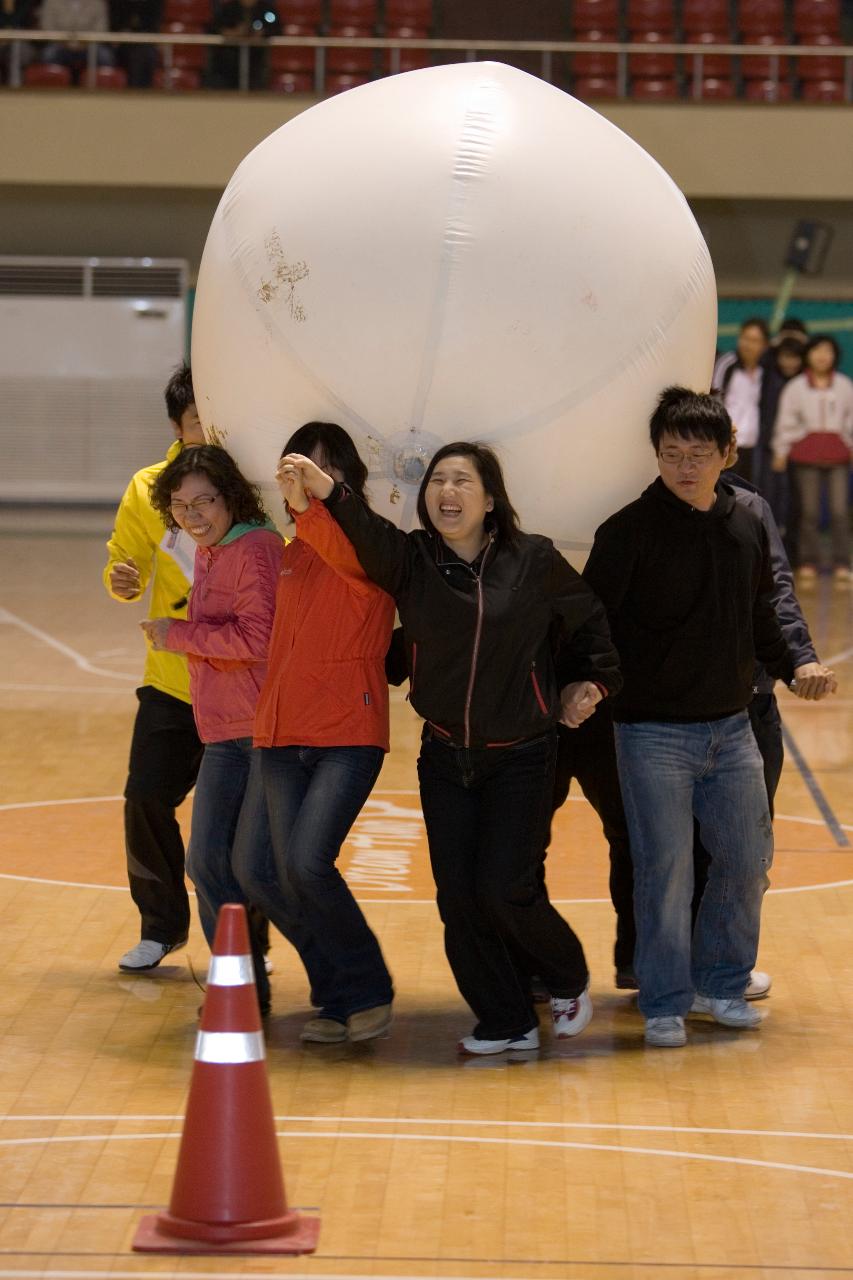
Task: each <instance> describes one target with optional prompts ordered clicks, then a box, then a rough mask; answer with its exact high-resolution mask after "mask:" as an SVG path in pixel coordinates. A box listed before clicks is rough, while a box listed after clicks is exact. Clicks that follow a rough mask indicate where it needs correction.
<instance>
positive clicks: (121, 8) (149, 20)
mask: <svg viewBox="0 0 853 1280" xmlns="http://www.w3.org/2000/svg"><path fill="white" fill-rule="evenodd" d="M162 20H163V0H110V27H111V29H112V30H113V31H132V32H135V33H139V32H142V31H159V30H160V24H161V22H162ZM118 61H119V63H120V64H121V66H123V67H124V69H125V71H126V72H127V83H128V85H129V86H130V88H131V89H149V88H150V87H151V83H152V81H153V79H154V71H155V69H156V66H157V46H156V45H155V44H123V45H119V46H118Z"/></svg>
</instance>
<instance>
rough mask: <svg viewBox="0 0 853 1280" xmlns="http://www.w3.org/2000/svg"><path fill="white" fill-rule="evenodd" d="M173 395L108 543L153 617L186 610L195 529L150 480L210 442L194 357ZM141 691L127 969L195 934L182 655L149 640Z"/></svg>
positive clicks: (119, 593) (194, 745)
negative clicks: (135, 913)
mask: <svg viewBox="0 0 853 1280" xmlns="http://www.w3.org/2000/svg"><path fill="white" fill-rule="evenodd" d="M165 394H166V409H167V412H168V415H169V420H170V421H171V424H172V427H173V428H174V431H175V435H176V437H177V439H176V440H175V442H174V443H173V444H172V446H171V447H170V449H169V451H168V453H167V454H166V457H165V458H164V459H163V461H162V462H157V463H155V464H154V465H153V466H151V467H144V468H143V470H142V471H137V473H136V475H135V476H133V478H132V480H131V481H130V484H129V485H128V486H127V489H126V491H125V494H124V497H123V498H122V500H121V504H120V505H119V509H118V511H117V513H116V520H115V528H114V530H113V534H112V537H111V538H110V540H109V542H108V544H107V549H108V551H109V561H108V562H107V566H106V568H105V569H104V585H105V586H106V588H107V591H109V593H110V595H111V596H112V597H113V599H114V600H121V601H130V602H133V601H137V600H139V599H140V598H141V596H142V595H143V593H144V592H145V589H146V587H147V586H148V583H149V582H151V596H150V601H149V609H148V616H149V617H151V618H185V617H186V611H187V597H188V595H189V590H190V585H191V583H192V576H193V561H194V556H195V544H194V542H193V540H192V539H191V538H190V537H189V535H188V534H186V533H182V532H177V533H171V532H169V531H168V530H167V529H166V528H165V527H164V525H163V522H162V520H161V519H160V516H159V515H158V513H157V512H156V511H155V510H154V508H153V507H152V506H151V501H150V497H149V488H150V485H151V482H152V480H153V479H154V477H155V476H156V475H157V473H158V472H159V471H162V470H163V468H164V467H165V466H166V465H167V464H168V463H169V462H171V461H172V459H173V458H174V457H176V456H177V455H178V453H179V452H180V451H181V449H185V448H188V447H190V446H192V445H197V444H204V433H203V432H202V428H201V423H200V422H199V419H198V413H197V412H196V407H195V395H194V392H193V385H192V374H191V371H190V369H189V366H188V365H181V366H180V367H179V368H178V369H176V370H175V373H174V374H173V375H172V377H171V378H170V379H169V382H168V384H167V386H166V393H165ZM136 696H137V698H138V699H139V708H138V710H137V713H136V722H135V724H134V729H133V739H132V741H131V746H130V767H129V771H128V778H127V784H126V786H125V789H124V797H125V805H124V830H125V847H126V851H127V874H128V879H129V881H130V892H131V894H132V896H133V900H134V902H135V903H136V905H137V907H138V908H139V913H140V915H141V917H142V929H141V940H140V941H139V942H138V943H137V945H136V946H135V947H132V948H131V950H130V951H128V952H127V953H126V954H125V955H123V956H122V957H121V959H120V960H119V968H120V969H124V970H125V971H127V972H133V973H139V972H144V971H146V970H149V969H154V968H156V967H157V965H158V964H159V963H160V961H161V960H162V959H163V958H164V956H167V955H168V954H169V952H170V951H174V950H176V948H178V947H182V946H184V944H185V943H186V940H187V933H188V931H189V924H190V906H189V899H188V896H187V890H186V885H185V881H184V844H183V840H182V839H181V830H180V827H179V826H178V821H177V818H176V817H175V810H176V808H177V807H178V805H179V804H181V802H182V801H183V800H184V798H185V797H186V796H187V794H188V792H189V791H190V790H191V789H192V787H193V786H194V784H195V780H196V775H197V773H198V770H199V765H200V764H201V756H202V750H203V748H202V744H201V741H200V740H199V736H198V733H197V731H196V726H195V720H194V719H193V712H192V706H191V705H190V688H189V674H188V670H187V660H186V658H185V657H184V655H183V654H177V653H168V652H166V651H162V650H154V649H152V648H150V647H149V649H148V657H147V660H146V663H145V674H144V676H143V679H142V686H141V688H139V689H137V691H136Z"/></svg>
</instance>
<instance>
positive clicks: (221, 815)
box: [140, 445, 282, 1013]
mask: <svg viewBox="0 0 853 1280" xmlns="http://www.w3.org/2000/svg"><path fill="white" fill-rule="evenodd" d="M151 503H152V505H153V506H154V508H155V509H156V510H157V511H159V512H160V515H161V516H162V517H163V520H164V522H165V524H166V525H167V526H168V527H169V528H171V529H178V528H180V529H183V530H185V531H186V532H187V533H188V534H189V535H190V537H192V538H193V540H194V541H195V544H196V553H195V573H194V578H193V589H192V592H191V594H190V601H189V608H188V611H187V618H186V621H184V620H183V619H176V618H150V619H148V620H147V621H146V622H143V623H141V624H140V625H141V626H142V629H143V630H144V631H145V634H146V635H147V637H148V640H149V641H150V643H151V644H152V646H153V647H154V648H155V649H166V650H169V651H171V652H173V653H185V654H186V655H187V657H188V659H189V671H190V696H191V698H192V705H193V713H194V715H195V720H196V725H197V727H198V732H199V737H200V738H201V740H202V741H203V742H204V744H205V747H204V756H203V759H202V763H201V769H200V770H199V775H198V781H197V782H196V789H195V798H194V801H193V817H192V830H191V834H190V847H189V852H188V855H187V872H188V874H189V877H190V879H191V880H192V882H193V884H194V885H195V888H196V895H197V898H198V906H199V916H200V918H201V924H202V928H203V929H204V934H205V937H206V938H207V941H208V943H210V944H212V943H213V937H214V934H215V932H216V918H217V915H218V913H219V909H220V907H222V906H223V905H224V904H225V903H226V902H242V903H245V904H246V905H249V902H250V899H249V898H248V897H247V896H246V894H245V893H244V891H243V889H242V888H241V885H240V881H239V876H238V874H237V869H236V866H235V864H234V851H235V847H236V835H237V833H238V831H239V829H240V825H241V824H247V825H249V826H251V828H252V831H253V835H254V837H255V838H257V839H261V840H263V838H264V833H265V828H264V826H263V825H262V819H263V798H262V794H261V786H260V775H259V764H260V761H259V759H258V755H257V752H255V751H253V749H252V728H253V725H254V718H255V707H256V704H257V701H258V693H259V691H260V688H261V685H262V684H263V680H264V677H265V675H266V670H267V650H268V648H269V638H270V631H271V630H272V623H273V611H274V602H275V586H276V581H277V578H278V569H279V564H280V561H281V555H282V538H281V535H280V534H279V533H278V532H277V531H276V529H275V528H274V526H273V525H272V524H270V522H269V521H268V520H267V517H266V514H265V512H264V510H263V507H262V506H261V502H260V496H259V494H258V491H257V490H256V489H255V488H254V486H253V485H251V484H249V482H248V480H246V478H245V477H244V476H243V475H242V474H241V473H240V471H239V470H238V469H237V465H236V463H235V462H234V461H233V459H232V458H231V457H230V455H229V454H228V453H226V451H225V450H224V449H220V448H218V447H216V446H214V445H198V446H197V447H196V448H194V449H192V450H190V451H184V452H182V453H180V454H178V456H177V457H176V458H175V459H174V460H173V461H172V462H171V463H170V464H169V465H168V466H167V467H166V468H165V469H164V470H163V471H161V472H160V473H159V475H158V476H157V478H156V479H155V481H154V483H153V485H152V487H151ZM267 839H268V838H267ZM251 935H252V951H253V959H254V967H255V981H256V983H257V987H258V1000H259V1003H260V1006H261V1012H262V1013H266V1012H268V1010H269V979H268V977H267V973H266V969H265V965H264V954H263V946H262V943H261V939H260V938H259V937H258V931H257V929H255V928H253V929H252V930H251Z"/></svg>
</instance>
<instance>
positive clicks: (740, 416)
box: [713, 316, 770, 486]
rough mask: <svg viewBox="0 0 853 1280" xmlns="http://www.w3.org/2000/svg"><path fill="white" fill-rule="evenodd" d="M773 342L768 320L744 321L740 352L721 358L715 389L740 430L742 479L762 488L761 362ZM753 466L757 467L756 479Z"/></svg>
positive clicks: (716, 366)
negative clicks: (758, 449) (759, 453)
mask: <svg viewBox="0 0 853 1280" xmlns="http://www.w3.org/2000/svg"><path fill="white" fill-rule="evenodd" d="M769 342H770V331H769V329H768V328H767V324H766V322H765V321H764V320H762V319H760V318H759V317H757V316H752V317H750V319H749V320H744V322H743V324H742V325H741V327H740V333H739V334H738V340H737V349H736V350H735V351H734V352H732V351H727V352H726V353H725V355H722V356H720V358H719V360H718V361H717V363H716V365H715V366H714V380H713V385H714V387H715V388H716V390H717V391H719V392H720V394H721V396H722V398H723V404H724V405H725V406H726V408H727V409H728V411H729V416H730V417H731V419H732V422H733V423H734V424H735V426H736V427H737V445H738V461H737V464H736V467H735V470H736V471H737V473H738V475H742V476H743V477H744V479H745V480H751V481H752V482H753V483H754V484H758V485H759V486H760V484H761V479H762V477H761V476H760V475H759V474H758V472H759V470H760V468H759V466H758V465H757V464H758V463H759V458H758V457H757V456H756V457H755V458H754V457H753V455H754V454H756V445H757V444H758V434H759V426H760V416H759V404H760V401H761V384H762V381H763V375H764V370H763V368H762V364H761V358H762V356H763V355H764V353H765V352H766V350H767V347H768V345H769ZM753 462H755V463H756V466H755V472H756V475H753Z"/></svg>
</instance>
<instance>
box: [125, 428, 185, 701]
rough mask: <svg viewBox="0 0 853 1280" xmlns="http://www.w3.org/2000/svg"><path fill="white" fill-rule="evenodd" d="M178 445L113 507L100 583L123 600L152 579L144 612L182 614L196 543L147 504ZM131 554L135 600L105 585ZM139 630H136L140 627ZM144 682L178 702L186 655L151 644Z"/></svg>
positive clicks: (138, 475)
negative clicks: (134, 568)
mask: <svg viewBox="0 0 853 1280" xmlns="http://www.w3.org/2000/svg"><path fill="white" fill-rule="evenodd" d="M182 448H183V445H182V443H181V441H180V440H176V441H175V443H174V444H173V445H172V446H171V448H170V449H169V452H168V453H167V454H166V457H165V458H164V459H163V461H162V462H155V464H154V466H153V467H143V469H142V470H141V471H137V473H136V475H135V476H134V477H133V478H132V480H131V482H130V484H129V485H128V486H127V489H126V490H125V494H124V497H123V498H122V500H121V503H120V504H119V508H118V511H117V512H116V519H115V528H114V529H113V533H112V537H111V538H110V540H109V542H108V543H107V550H108V552H109V560H108V561H107V567H106V568H105V569H104V586H105V587H106V589H107V591H109V593H110V595H111V596H112V597H113V599H114V600H120V601H121V602H122V603H123V604H127V603H131V604H132V603H134V601H135V600H139V599H141V598H142V595H143V594H144V592H145V588H146V587H147V586H148V583H149V581H151V599H150V602H149V606H148V616H149V618H185V617H186V616H187V596H188V595H189V590H190V586H191V584H192V577H193V563H194V559H195V543H194V542H193V540H192V538H191V537H190V536H189V534H186V533H180V532H179V533H172V532H171V531H170V530H168V529H167V528H166V527H165V525H164V524H163V521H162V519H161V518H160V516H159V514H158V513H157V512H156V511H155V510H154V508H153V507H152V505H151V501H150V497H149V493H148V490H149V487H150V485H151V482H152V481H153V479H154V477H155V476H156V475H157V473H158V472H160V471H162V470H163V468H164V467H165V466H166V465H167V464H168V463H170V462H171V461H172V459H173V458H176V457H177V456H178V454H179V453H180V451H181V449H182ZM128 559H133V560H134V562H135V563H136V566H137V568H138V569H139V576H140V580H141V584H142V585H141V588H140V591H139V595H138V596H135V597H134V601H126V600H124V599H123V597H122V596H117V595H116V594H115V593H114V592H113V591H111V590H110V569H111V568H112V566H113V565H114V564H117V563H119V562H126V561H127V560H128ZM140 634H141V633H140ZM142 683H143V684H149V685H153V686H154V688H155V689H159V690H160V691H161V693H168V694H170V695H171V696H172V697H173V698H180V700H181V701H182V702H189V701H190V682H189V672H188V670H187V660H186V658H185V656H184V655H183V654H182V653H169V652H167V651H165V650H164V651H162V652H155V651H154V650H153V649H152V648H151V647H150V646H149V648H148V657H147V660H146V663H145V674H144V676H143V678H142Z"/></svg>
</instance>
